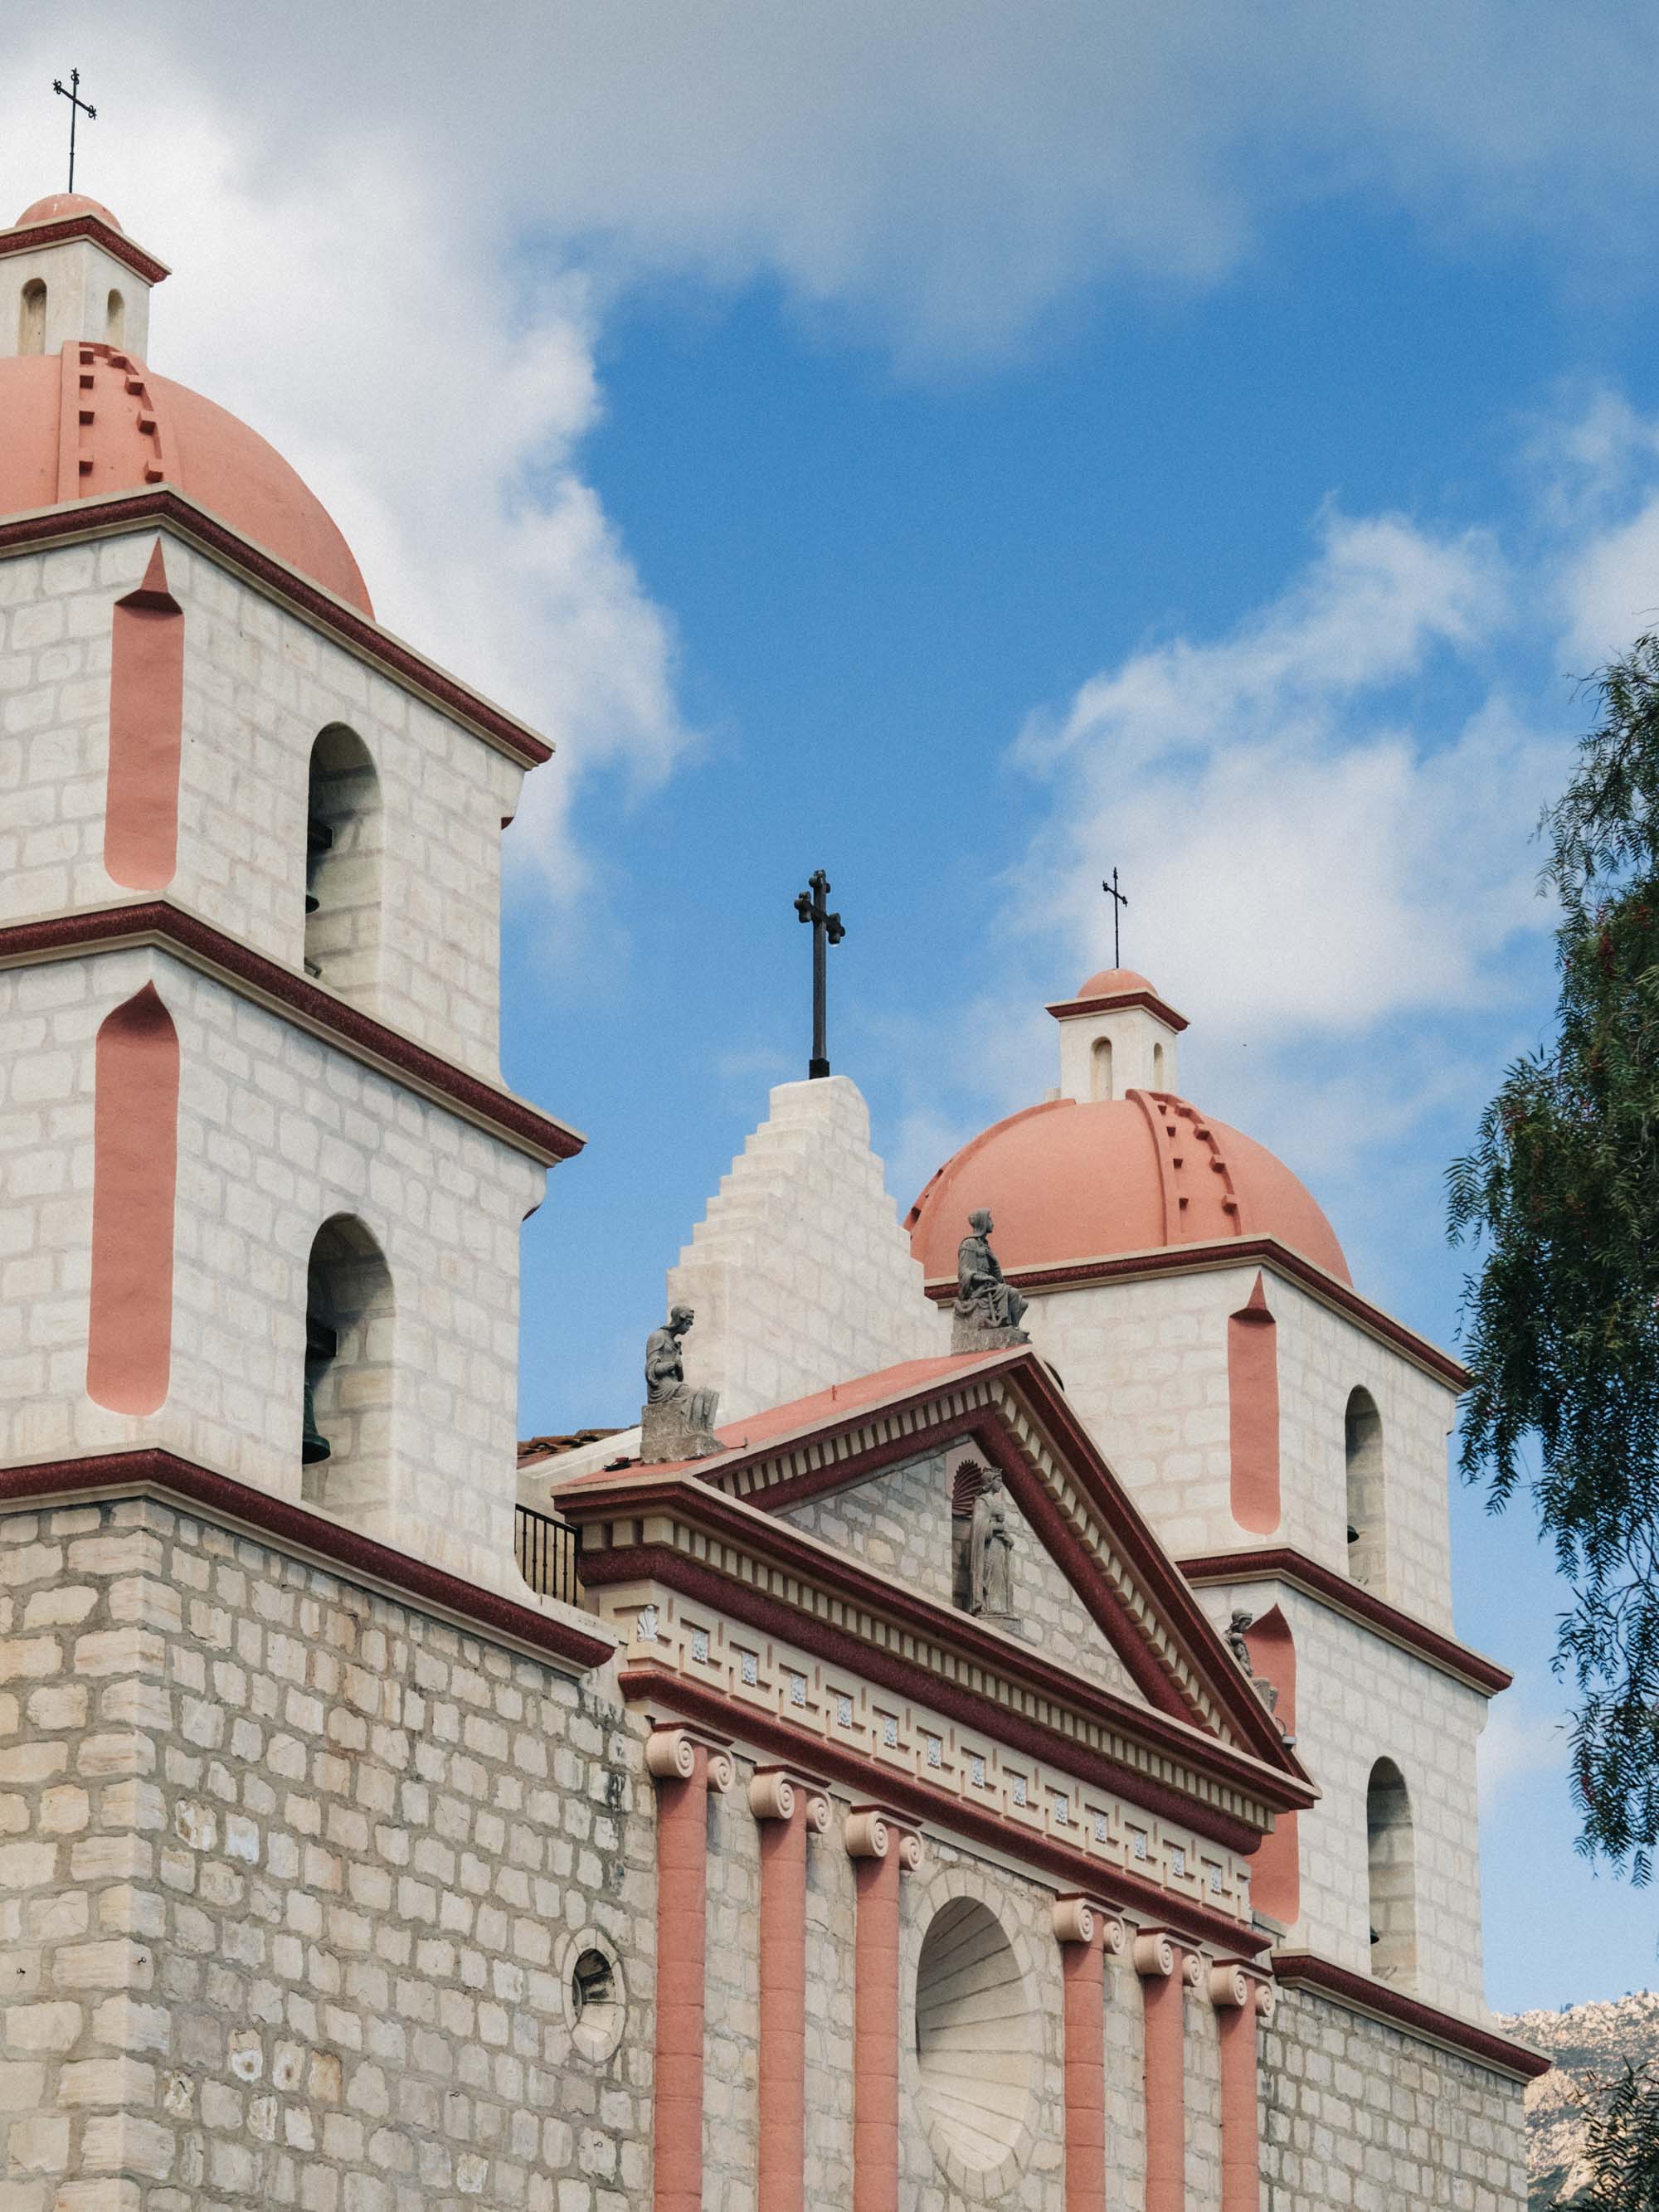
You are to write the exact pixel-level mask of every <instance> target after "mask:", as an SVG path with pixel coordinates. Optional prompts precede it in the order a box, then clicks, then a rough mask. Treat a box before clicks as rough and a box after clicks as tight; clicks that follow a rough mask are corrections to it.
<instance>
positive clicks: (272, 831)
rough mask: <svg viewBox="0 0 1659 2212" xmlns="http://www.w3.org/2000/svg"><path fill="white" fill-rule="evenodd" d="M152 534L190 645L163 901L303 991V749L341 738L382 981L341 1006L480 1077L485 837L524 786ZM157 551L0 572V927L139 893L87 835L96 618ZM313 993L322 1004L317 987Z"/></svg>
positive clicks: (99, 698)
mask: <svg viewBox="0 0 1659 2212" xmlns="http://www.w3.org/2000/svg"><path fill="white" fill-rule="evenodd" d="M159 537H160V542H161V546H162V550H163V556H164V558H165V562H166V568H167V589H168V591H169V592H170V593H171V594H172V596H173V599H176V600H177V601H178V603H179V606H180V607H181V608H182V609H183V611H184V635H185V684H184V723H183V747H182V756H181V765H180V771H179V847H178V864H177V872H176V873H175V875H174V878H173V882H172V884H170V885H169V886H168V887H167V896H168V897H170V898H172V899H173V900H174V901H175V902H178V903H179V904H181V905H183V906H185V907H186V908H190V909H191V911H192V912H194V913H196V914H197V915H201V916H202V917H203V919H204V920H205V921H210V922H211V923H212V924H213V925H214V926H215V927H216V928H219V929H222V930H223V931H225V932H226V933H228V935H230V936H232V937H234V938H236V939H240V941H241V942H243V943H245V944H247V945H252V947H253V948H254V949H255V950H256V951H259V952H261V953H263V954H264V955H266V956H267V957H269V958H270V959H273V960H276V961H278V962H280V963H282V964H283V966H284V967H286V968H289V969H292V970H293V971H294V972H295V974H299V973H301V972H302V962H303V958H304V945H305V874H306V858H307V853H306V810H307V789H308V782H309V769H310V761H311V749H312V746H313V743H314V741H315V739H316V738H317V737H318V736H319V733H320V732H322V731H323V730H325V729H326V728H328V727H329V726H331V725H335V724H343V725H345V726H347V727H349V729H351V730H352V731H354V732H356V735H357V737H358V738H360V739H361V740H362V744H364V746H365V747H366V748H367V749H368V753H369V755H370V757H371V758H372V759H373V761H374V767H375V769H376V771H377V773H378V775H379V779H380V803H381V806H382V809H383V814H384V820H383V825H382V837H381V844H382V848H383V850H382V861H381V866H382V869H383V884H382V920H383V927H382V929H381V932H380V963H379V967H380V973H379V979H378V982H377V983H375V984H374V986H373V987H369V986H367V985H364V984H362V982H360V981H354V983H353V985H352V987H350V988H349V990H348V991H346V992H345V994H344V995H346V996H348V997H349V1000H351V1002H352V1003H353V1004H354V1005H357V1006H362V1008H363V1010H364V1011H365V1012H369V1013H372V1014H374V1015H375V1016H376V1017H377V1018H379V1019H380V1020H382V1021H385V1022H387V1023H389V1024H391V1025H392V1027H393V1028H395V1029H399V1030H404V1031H405V1032H406V1033H407V1034H408V1035H410V1036H413V1037H415V1038H416V1039H417V1040H418V1041H419V1042H421V1043H422V1044H424V1045H427V1046H428V1047H429V1048H431V1049H432V1050H433V1051H435V1052H438V1053H441V1054H443V1055H444V1056H445V1057H446V1058H447V1059H451V1060H456V1061H458V1062H459V1063H460V1064H461V1065H462V1066H465V1067H467V1068H469V1069H471V1071H472V1072H474V1073H477V1074H479V1075H482V1076H483V1077H485V1078H487V1079H495V1078H496V1077H497V1076H498V1073H499V1053H498V1029H497V1022H498V1000H499V994H500V933H501V922H500V844H501V823H502V822H503V820H504V819H509V818H510V817H512V815H513V812H514V811H516V807H517V804H518V793H519V788H520V783H521V781H522V778H523V770H522V769H520V767H519V766H518V765H517V764H516V763H513V762H512V761H509V760H507V759H506V758H505V757H503V756H502V755H501V754H500V753H498V752H496V751H495V749H494V748H493V747H491V746H489V745H487V744H484V743H483V740H482V739H480V738H475V737H474V736H473V735H472V734H471V732H469V731H467V730H465V729H464V728H462V726H460V725H459V723H458V722H455V721H453V720H451V719H450V718H448V717H447V716H446V715H444V714H441V713H440V712H439V711H438V710H437V709H436V708H433V707H431V706H429V705H428V704H427V702H425V701H424V700H422V699H421V698H420V697H419V696H416V694H414V693H413V692H411V691H410V690H406V689H405V688H404V687H403V686H402V685H400V684H396V683H393V682H392V680H391V679H390V678H387V677H386V676H383V675H382V674H380V672H379V671H375V670H374V669H371V668H370V667H369V666H368V665H367V664H366V663H364V662H363V661H361V660H359V659H357V658H356V656H355V655H354V654H352V653H348V652H347V651H346V650H345V649H344V648H343V647H341V646H339V645H337V644H336V643H334V642H333V641H331V639H329V638H326V637H325V636H324V635H322V633H321V632H320V631H318V630H315V629H312V628H311V627H310V625H309V624H307V623H304V622H302V621H301V620H300V618H299V617H297V616H296V615H294V614H292V613H290V612H289V611H288V610H287V609H285V608H284V607H282V606H280V605H278V604H277V603H276V601H275V600H272V599H268V598H266V597H265V596H264V594H263V593H262V592H258V591H256V590H255V589H254V588H253V586H252V585H250V584H247V583H245V582H243V581H242V580H241V579H240V578H239V577H238V576H236V575H234V574H233V573H232V572H231V571H229V570H228V569H226V568H222V567H220V566H219V564H218V563H217V562H215V561H213V560H212V559H211V558H210V556H207V555H205V554H203V553H200V552H197V551H195V550H192V549H191V547H189V546H188V545H186V544H185V543H184V542H183V541H182V540H180V539H179V538H174V537H173V536H172V535H170V534H169V533H168V532H165V531H163V532H160V533H159ZM157 538H158V533H157V532H155V531H154V530H147V531H144V532H136V533H134V534H133V535H131V536H130V537H124V538H111V539H106V540H105V541H103V542H101V543H100V544H92V545H77V546H64V547H58V548H53V549H52V550H46V551H44V552H37V553H20V554H14V555H10V556H7V557H6V558H5V559H3V560H0V789H4V790H5V791H7V793H9V803H8V805H7V807H6V810H5V823H4V827H3V829H0V923H3V922H6V921H19V920H33V919H36V918H38V917H40V916H43V915H53V914H59V913H64V912H74V911H77V910H81V909H85V908H101V907H106V906H108V905H110V904H111V903H112V902H116V901H119V900H122V899H131V898H133V897H135V896H145V895H146V894H141V893H136V892H134V891H132V890H128V889H126V888H125V886H123V885H121V884H117V883H115V882H113V881H112V879H111V878H110V877H109V876H108V874H107V873H106V871H105V868H104V865H103V851H104V844H103V831H104V812H105V795H106V773H107V769H108V761H109V708H110V681H109V669H110V639H111V625H112V613H113V609H114V605H115V602H116V601H117V600H118V599H120V598H122V597H123V596H124V595H125V593H126V592H130V591H131V590H133V589H134V588H135V587H136V586H137V584H138V582H139V580H140V579H141V578H142V577H143V574H144V571H145V568H146V567H147V565H148V562H149V558H150V555H151V553H152V551H153V550H154V548H155V544H156V543H157ZM149 895H154V894H149ZM319 980H320V981H321V982H322V983H323V985H324V987H327V985H328V976H327V974H326V972H325V974H324V975H322V977H321V978H320V979H319Z"/></svg>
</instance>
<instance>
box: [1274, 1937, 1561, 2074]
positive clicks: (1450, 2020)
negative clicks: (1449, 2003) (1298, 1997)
mask: <svg viewBox="0 0 1659 2212" xmlns="http://www.w3.org/2000/svg"><path fill="white" fill-rule="evenodd" d="M1273 1973H1274V1975H1275V1976H1276V1978H1277V1979H1278V1982H1279V1987H1280V1988H1281V1989H1307V1990H1314V1991H1316V1993H1317V1994H1318V1995H1319V1996H1322V1997H1328V1998H1329V1999H1330V2000H1331V2001H1332V2002H1333V2003H1335V2004H1340V2005H1341V2006H1343V2007H1344V2008H1346V2010H1347V2011H1349V2012H1358V2013H1364V2015H1366V2016H1367V2017H1368V2018H1369V2019H1371V2020H1377V2021H1383V2024H1384V2025H1385V2026H1386V2027H1397V2028H1401V2029H1403V2030H1404V2031H1405V2033H1407V2034H1408V2035H1414V2036H1416V2037H1418V2038H1419V2039H1420V2040H1422V2041H1423V2042H1425V2043H1434V2044H1437V2045H1439V2046H1440V2048H1441V2049H1442V2050H1443V2051H1454V2052H1455V2054H1456V2055H1457V2057H1460V2058H1468V2059H1472V2060H1473V2061H1474V2063H1475V2064H1476V2065H1477V2066H1486V2067H1489V2068H1491V2069H1492V2072H1493V2073H1495V2074H1506V2075H1509V2077H1510V2079H1511V2080H1512V2081H1536V2080H1537V2079H1538V2077H1539V2075H1541V2074H1547V2073H1548V2072H1549V2070H1550V2065H1551V2061H1550V2060H1549V2059H1547V2058H1546V2057H1543V2056H1542V2054H1541V2052H1539V2051H1529V2050H1528V2048H1527V2046H1526V2045H1525V2044H1524V2043H1511V2042H1510V2039H1509V2038H1508V2037H1507V2036H1504V2035H1498V2034H1497V2033H1494V2031H1493V2030H1492V2029H1491V2028H1489V2027H1476V2026H1475V2025H1474V2022H1473V2021H1467V2020H1460V2019H1459V2018H1458V2017H1457V2015H1456V2014H1455V2013H1450V2012H1442V2011H1441V2010H1440V2009H1439V2008H1438V2007H1437V2006H1436V2005H1429V2004H1425V2003H1423V2002H1422V2001H1421V2000H1420V1999H1419V1998H1418V1997H1413V1996H1406V1994H1405V1993H1404V1991H1403V1990H1395V1989H1390V1988H1389V1984H1387V1983H1386V1982H1378V1981H1374V1980H1373V1979H1372V1978H1371V1977H1370V1975H1369V1974H1358V1973H1356V1972H1354V1971H1353V1969H1352V1967H1351V1966H1338V1965H1336V1963H1335V1962H1334V1960H1330V1959H1322V1958H1320V1957H1319V1956H1318V1954H1316V1953H1315V1952H1312V1951H1276V1952H1274V1954H1273Z"/></svg>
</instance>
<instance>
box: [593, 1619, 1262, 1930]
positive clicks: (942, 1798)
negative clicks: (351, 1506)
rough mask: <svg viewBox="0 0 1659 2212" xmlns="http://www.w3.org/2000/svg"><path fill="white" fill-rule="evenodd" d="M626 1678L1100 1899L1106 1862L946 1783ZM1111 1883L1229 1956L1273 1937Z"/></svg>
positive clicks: (1130, 1882) (652, 1680) (668, 1678)
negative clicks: (918, 1778) (969, 1799)
mask: <svg viewBox="0 0 1659 2212" xmlns="http://www.w3.org/2000/svg"><path fill="white" fill-rule="evenodd" d="M618 1680H620V1682H621V1685H622V1692H623V1696H624V1698H626V1699H629V1702H630V1703H635V1702H640V1701H647V1702H648V1703H649V1704H650V1705H651V1706H652V1707H653V1710H655V1709H658V1708H666V1709H668V1710H670V1711H678V1712H681V1713H684V1715H685V1716H686V1717H688V1718H690V1719H693V1720H703V1721H704V1722H705V1723H707V1724H708V1725H709V1726H711V1727H714V1728H718V1729H723V1730H724V1731H726V1733H727V1734H729V1735H732V1737H733V1739H734V1740H735V1741H737V1742H738V1743H739V1744H748V1745H750V1746H751V1747H753V1748H754V1749H756V1750H757V1751H761V1752H763V1753H765V1754H766V1756H767V1757H768V1758H769V1759H776V1760H779V1761H781V1762H785V1763H788V1764H791V1765H793V1762H794V1761H795V1760H796V1759H805V1760H806V1761H807V1763H808V1765H809V1766H810V1767H811V1769H812V1770H814V1771H817V1773H819V1774H821V1775H822V1776H823V1778H824V1780H825V1781H826V1782H829V1783H836V1784H841V1785H842V1787H843V1788H844V1789H847V1790H849V1791H851V1792H852V1793H853V1794H854V1798H855V1801H856V1802H860V1803H867V1802H870V1801H871V1800H872V1799H873V1800H874V1801H875V1802H878V1803H879V1804H881V1805H883V1806H885V1807H890V1808H892V1810H893V1812H894V1813H895V1814H897V1815H898V1816H899V1817H900V1818H901V1819H904V1820H913V1821H915V1823H916V1824H917V1826H921V1825H923V1824H924V1823H926V1824H930V1825H931V1826H933V1828H934V1829H935V1830H936V1831H938V1832H942V1833H945V1834H950V1833H955V1834H957V1835H965V1836H969V1837H971V1838H974V1839H975V1841H978V1842H980V1843H982V1844H987V1845H988V1846H989V1847H990V1848H992V1849H993V1850H997V1851H1000V1852H1001V1853H1002V1854H1003V1855H1004V1857H1008V1858H1012V1859H1013V1860H1015V1861H1016V1862H1017V1863H1020V1864H1023V1865H1024V1866H1028V1867H1030V1868H1031V1869H1034V1870H1035V1871H1036V1872H1037V1873H1039V1874H1040V1875H1042V1877H1043V1878H1044V1879H1045V1880H1048V1881H1054V1883H1055V1884H1056V1886H1057V1887H1059V1888H1060V1889H1061V1890H1063V1891H1066V1892H1068V1893H1069V1892H1073V1891H1079V1890H1081V1891H1084V1892H1086V1893H1087V1894H1088V1895H1089V1896H1090V1897H1091V1898H1101V1897H1102V1894H1103V1869H1102V1867H1101V1866H1100V1863H1099V1862H1098V1861H1097V1860H1095V1859H1091V1858H1090V1857H1087V1856H1086V1854H1085V1853H1084V1852H1082V1851H1076V1850H1069V1849H1068V1848H1067V1847H1066V1845H1065V1844H1057V1843H1056V1842H1055V1841H1054V1838H1052V1837H1051V1836H1046V1835H1042V1834H1038V1833H1036V1832H1034V1831H1032V1830H1029V1829H1025V1828H1021V1827H1018V1826H1016V1825H1015V1824H1014V1823H1013V1822H1012V1821H1011V1820H1006V1819H1005V1818H1004V1817H1003V1816H1002V1815H1001V1814H998V1813H994V1812H991V1811H988V1810H985V1809H981V1808H978V1807H975V1806H971V1805H966V1804H964V1803H963V1802H962V1801H961V1800H960V1799H959V1798H957V1797H952V1796H948V1795H947V1794H946V1793H945V1791H944V1790H933V1789H931V1788H929V1787H928V1786H927V1784H925V1783H920V1782H914V1781H911V1780H910V1779H908V1778H907V1777H905V1776H903V1775H901V1774H896V1773H895V1772H893V1771H891V1770H890V1769H889V1768H886V1767H883V1768H880V1769H879V1770H877V1775H876V1778H875V1779H873V1780H872V1765H871V1762H870V1761H869V1760H868V1759H864V1758H863V1757H861V1756H860V1754H858V1753H854V1752H849V1751H848V1750H847V1749H846V1748H845V1747H842V1746H841V1745H839V1744H834V1743H828V1742H825V1741H823V1739H822V1738H820V1737H817V1736H812V1735H808V1734H807V1732H806V1731H805V1729H798V1728H793V1727H792V1726H791V1725H790V1724H789V1723H787V1722H786V1721H781V1720H775V1719H772V1718H769V1717H768V1716H767V1715H765V1714H763V1713H759V1712H752V1711H750V1709H749V1708H748V1707H746V1706H744V1707H743V1708H741V1709H734V1708H732V1707H731V1706H729V1705H727V1704H726V1700H725V1699H722V1698H720V1697H719V1696H718V1695H717V1694H716V1693H714V1692H711V1691H708V1690H706V1689H704V1688H703V1686H702V1684H701V1683H697V1682H688V1681H686V1680H684V1678H683V1677H681V1676H679V1675H677V1674H669V1673H667V1672H665V1670H664V1669H663V1668H660V1667H656V1666H649V1665H640V1664H637V1663H635V1662H632V1661H630V1662H627V1663H625V1664H624V1665H623V1668H622V1669H621V1670H620V1674H619V1676H618ZM1104 1886H1105V1887H1106V1888H1107V1889H1109V1893H1110V1896H1109V1910H1110V1911H1112V1912H1114V1913H1121V1912H1126V1911H1127V1912H1131V1913H1133V1914H1134V1915H1135V1916H1136V1917H1139V1918H1140V1919H1144V1920H1146V1921H1150V1922H1152V1923H1153V1924H1155V1925H1157V1926H1159V1927H1163V1926H1169V1927H1171V1928H1176V1929H1179V1930H1180V1931H1181V1933H1182V1936H1183V1937H1185V1938H1186V1939H1188V1941H1192V1942H1201V1943H1211V1944H1213V1945H1215V1946H1217V1947H1218V1948H1221V1949H1224V1950H1225V1951H1226V1952H1227V1953H1228V1954H1235V1953H1237V1952H1240V1951H1243V1952H1246V1953H1251V1952H1260V1951H1265V1950H1266V1948H1267V1937H1266V1936H1261V1937H1260V1938H1259V1939H1257V1938H1256V1937H1255V1934H1254V1931H1252V1930H1250V1929H1246V1928H1243V1927H1242V1926H1241V1925H1240V1923H1238V1922H1237V1920H1231V1919H1229V1918H1227V1917H1226V1916H1225V1914H1222V1913H1218V1912H1211V1911H1206V1908H1205V1907H1204V1906H1203V1905H1195V1904H1193V1903H1191V1902H1190V1901H1189V1900H1188V1899H1184V1898H1181V1897H1172V1896H1170V1894H1169V1893H1167V1892H1166V1891H1164V1890H1163V1889H1160V1888H1158V1887H1157V1886H1156V1885H1155V1884H1154V1883H1152V1882H1150V1881H1145V1880H1143V1879H1142V1878H1141V1877H1140V1876H1139V1875H1134V1874H1131V1873H1128V1872H1127V1871H1118V1870H1116V1869H1114V1870H1113V1872H1112V1875H1111V1880H1110V1881H1109V1883H1106V1884H1105V1885H1104Z"/></svg>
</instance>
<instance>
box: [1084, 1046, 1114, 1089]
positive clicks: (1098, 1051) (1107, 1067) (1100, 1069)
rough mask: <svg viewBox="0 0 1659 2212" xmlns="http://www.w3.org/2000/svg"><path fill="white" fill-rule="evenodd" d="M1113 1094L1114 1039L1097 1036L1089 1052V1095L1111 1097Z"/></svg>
mask: <svg viewBox="0 0 1659 2212" xmlns="http://www.w3.org/2000/svg"><path fill="white" fill-rule="evenodd" d="M1111 1095H1112V1040H1111V1039H1110V1037H1097V1038H1096V1039H1095V1041H1094V1044H1093V1047H1092V1048H1091V1051H1090V1054H1089V1096H1090V1097H1091V1098H1109V1097H1111Z"/></svg>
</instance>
